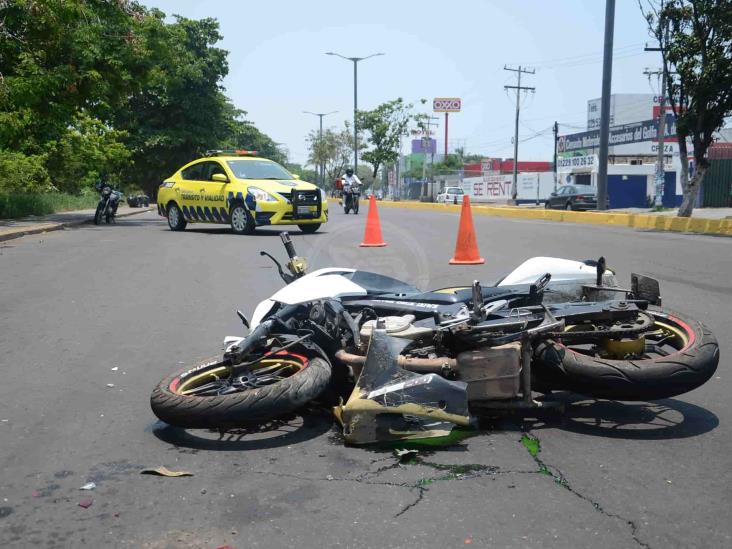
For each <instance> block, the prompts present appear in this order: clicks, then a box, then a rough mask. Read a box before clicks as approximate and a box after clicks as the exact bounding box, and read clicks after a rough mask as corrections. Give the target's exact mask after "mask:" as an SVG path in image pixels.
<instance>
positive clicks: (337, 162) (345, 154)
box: [307, 122, 360, 186]
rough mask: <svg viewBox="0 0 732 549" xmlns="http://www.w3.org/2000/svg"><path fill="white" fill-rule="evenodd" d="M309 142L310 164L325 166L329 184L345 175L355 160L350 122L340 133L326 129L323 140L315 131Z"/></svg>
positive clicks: (309, 135)
mask: <svg viewBox="0 0 732 549" xmlns="http://www.w3.org/2000/svg"><path fill="white" fill-rule="evenodd" d="M307 141H308V151H309V156H308V163H309V164H312V165H313V166H319V165H320V162H321V161H322V162H323V163H324V165H325V176H326V177H325V179H326V181H327V182H329V183H330V182H333V181H335V179H336V178H338V177H340V176H341V175H343V173H344V172H345V170H346V167H347V166H349V165H350V162H351V160H352V158H353V132H352V131H351V127H350V125H349V124H348V122H346V124H345V127H344V128H343V129H342V130H340V131H339V130H334V129H332V128H326V129H324V130H323V138H322V139H320V137H319V132H318V131H316V130H313V131H311V132H310V134H308V137H307ZM359 145H360V143H359ZM328 186H330V185H328Z"/></svg>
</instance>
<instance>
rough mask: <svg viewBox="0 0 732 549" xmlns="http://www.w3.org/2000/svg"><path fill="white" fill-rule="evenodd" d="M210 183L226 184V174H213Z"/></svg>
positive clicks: (227, 179)
mask: <svg viewBox="0 0 732 549" xmlns="http://www.w3.org/2000/svg"><path fill="white" fill-rule="evenodd" d="M211 181H218V182H219V183H228V182H229V178H228V177H226V174H223V173H215V174H213V175H212V176H211Z"/></svg>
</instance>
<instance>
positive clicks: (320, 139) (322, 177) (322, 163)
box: [302, 111, 338, 187]
mask: <svg viewBox="0 0 732 549" xmlns="http://www.w3.org/2000/svg"><path fill="white" fill-rule="evenodd" d="M302 112H303V114H312V115H314V116H317V117H318V118H320V130H319V132H318V146H319V147H322V146H323V117H324V116H328V115H329V114H335V113H337V112H338V111H331V112H310V111H302ZM319 164H320V165H319V166H318V179H319V180H320V186H321V187H325V160H323V159H322V158H321V159H320V162H319Z"/></svg>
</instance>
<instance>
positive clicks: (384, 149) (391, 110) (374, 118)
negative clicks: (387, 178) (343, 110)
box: [356, 97, 413, 177]
mask: <svg viewBox="0 0 732 549" xmlns="http://www.w3.org/2000/svg"><path fill="white" fill-rule="evenodd" d="M412 107H413V105H412V104H411V103H405V102H404V100H403V99H402V98H401V97H399V98H397V99H395V100H393V101H387V102H386V103H382V104H381V105H379V106H377V107H376V108H375V109H373V110H370V111H358V112H357V114H356V120H357V122H358V129H359V130H361V131H364V132H366V133H367V138H366V144H367V146H369V147H370V148H369V149H367V150H366V151H363V152H362V153H361V158H362V159H363V160H364V161H366V162H368V163H369V164H371V166H372V168H373V173H372V176H373V177H376V174H377V172H378V171H379V168H380V167H381V166H382V165H386V164H391V163H394V162H396V161H397V159H398V158H399V142H400V139H401V138H402V136H404V135H405V133H406V131H407V127H408V126H409V123H410V121H411V120H412V119H413V115H412Z"/></svg>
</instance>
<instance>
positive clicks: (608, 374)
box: [534, 310, 719, 401]
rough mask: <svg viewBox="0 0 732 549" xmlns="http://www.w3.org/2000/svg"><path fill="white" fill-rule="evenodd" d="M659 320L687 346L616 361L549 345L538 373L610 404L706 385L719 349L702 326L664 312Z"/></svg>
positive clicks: (540, 351)
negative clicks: (679, 333) (681, 333)
mask: <svg viewBox="0 0 732 549" xmlns="http://www.w3.org/2000/svg"><path fill="white" fill-rule="evenodd" d="M648 312H649V313H650V314H651V315H652V316H653V317H654V320H655V321H656V322H662V323H664V324H666V325H671V326H673V327H674V328H675V329H677V330H679V331H683V333H684V334H685V338H686V339H685V341H684V345H683V346H682V348H680V349H678V350H676V351H675V352H672V353H670V354H668V355H667V356H658V357H653V358H644V359H637V360H612V359H606V358H599V357H593V356H589V355H586V354H582V353H578V352H576V351H573V350H572V349H570V348H568V347H566V346H564V345H562V344H561V343H557V342H554V341H549V342H546V343H544V344H542V345H541V346H539V347H538V348H537V352H536V355H535V360H534V364H535V365H536V366H535V368H534V374H535V375H536V377H537V380H538V381H539V383H540V384H541V385H545V386H548V387H550V388H553V389H568V390H571V391H574V392H576V393H580V394H583V395H587V396H591V397H597V398H606V399H611V400H644V401H645V400H657V399H661V398H669V397H673V396H676V395H680V394H683V393H687V392H689V391H691V390H693V389H696V388H697V387H699V386H701V385H703V384H704V383H706V381H707V380H709V378H711V377H712V375H714V372H715V371H716V370H717V364H718V363H719V345H718V344H717V340H716V338H715V337H714V335H713V334H712V333H711V332H710V331H709V329H708V328H706V327H705V326H704V325H703V324H702V323H701V322H699V321H697V320H692V319H689V318H685V317H683V316H682V315H679V314H676V313H674V314H671V313H668V312H664V311H660V310H649V311H648Z"/></svg>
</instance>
